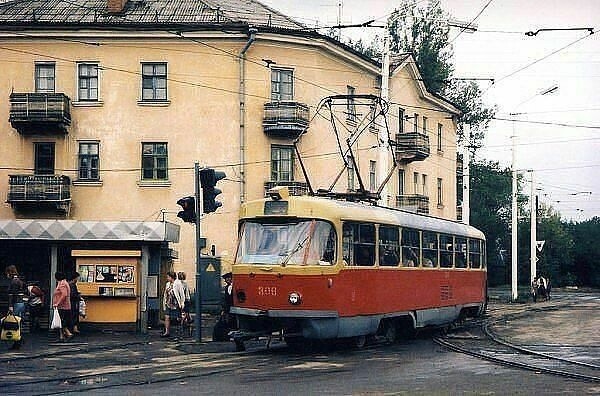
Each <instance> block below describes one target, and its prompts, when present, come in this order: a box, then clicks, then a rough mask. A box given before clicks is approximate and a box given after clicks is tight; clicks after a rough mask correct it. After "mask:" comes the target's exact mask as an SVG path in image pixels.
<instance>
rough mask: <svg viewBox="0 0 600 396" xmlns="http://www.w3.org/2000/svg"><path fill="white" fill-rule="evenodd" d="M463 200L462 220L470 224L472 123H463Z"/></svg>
mask: <svg viewBox="0 0 600 396" xmlns="http://www.w3.org/2000/svg"><path fill="white" fill-rule="evenodd" d="M463 132H464V133H463V148H464V152H463V200H462V222H463V223H465V224H466V225H469V223H470V221H471V216H470V215H471V185H470V180H471V177H470V172H471V151H470V150H469V148H470V145H471V143H470V142H471V125H469V124H464V125H463Z"/></svg>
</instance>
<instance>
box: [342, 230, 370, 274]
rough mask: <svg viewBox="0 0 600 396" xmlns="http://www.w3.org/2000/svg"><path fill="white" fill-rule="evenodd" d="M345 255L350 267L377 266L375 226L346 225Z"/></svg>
mask: <svg viewBox="0 0 600 396" xmlns="http://www.w3.org/2000/svg"><path fill="white" fill-rule="evenodd" d="M343 233H344V237H343V250H344V252H343V254H344V260H346V262H347V263H348V265H360V266H373V265H375V225H374V224H359V223H344V228H343Z"/></svg>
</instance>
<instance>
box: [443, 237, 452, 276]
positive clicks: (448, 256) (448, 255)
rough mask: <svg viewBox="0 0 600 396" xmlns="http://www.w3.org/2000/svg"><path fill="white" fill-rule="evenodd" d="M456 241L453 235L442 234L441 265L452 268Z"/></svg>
mask: <svg viewBox="0 0 600 396" xmlns="http://www.w3.org/2000/svg"><path fill="white" fill-rule="evenodd" d="M453 255H454V241H453V237H452V236H451V235H440V267H442V268H452V260H453Z"/></svg>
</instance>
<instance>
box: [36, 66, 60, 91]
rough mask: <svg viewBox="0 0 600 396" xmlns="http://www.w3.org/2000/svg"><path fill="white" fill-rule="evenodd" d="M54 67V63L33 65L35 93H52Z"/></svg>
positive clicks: (53, 87)
mask: <svg viewBox="0 0 600 396" xmlns="http://www.w3.org/2000/svg"><path fill="white" fill-rule="evenodd" d="M55 69H56V65H55V64H54V63H36V64H35V92H37V93H54V89H55V73H56V70H55Z"/></svg>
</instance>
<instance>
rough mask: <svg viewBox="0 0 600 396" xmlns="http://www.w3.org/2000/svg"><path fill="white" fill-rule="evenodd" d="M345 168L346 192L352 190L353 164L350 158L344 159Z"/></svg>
mask: <svg viewBox="0 0 600 396" xmlns="http://www.w3.org/2000/svg"><path fill="white" fill-rule="evenodd" d="M346 166H347V167H348V190H351V191H353V190H354V162H352V157H351V156H348V157H346Z"/></svg>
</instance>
